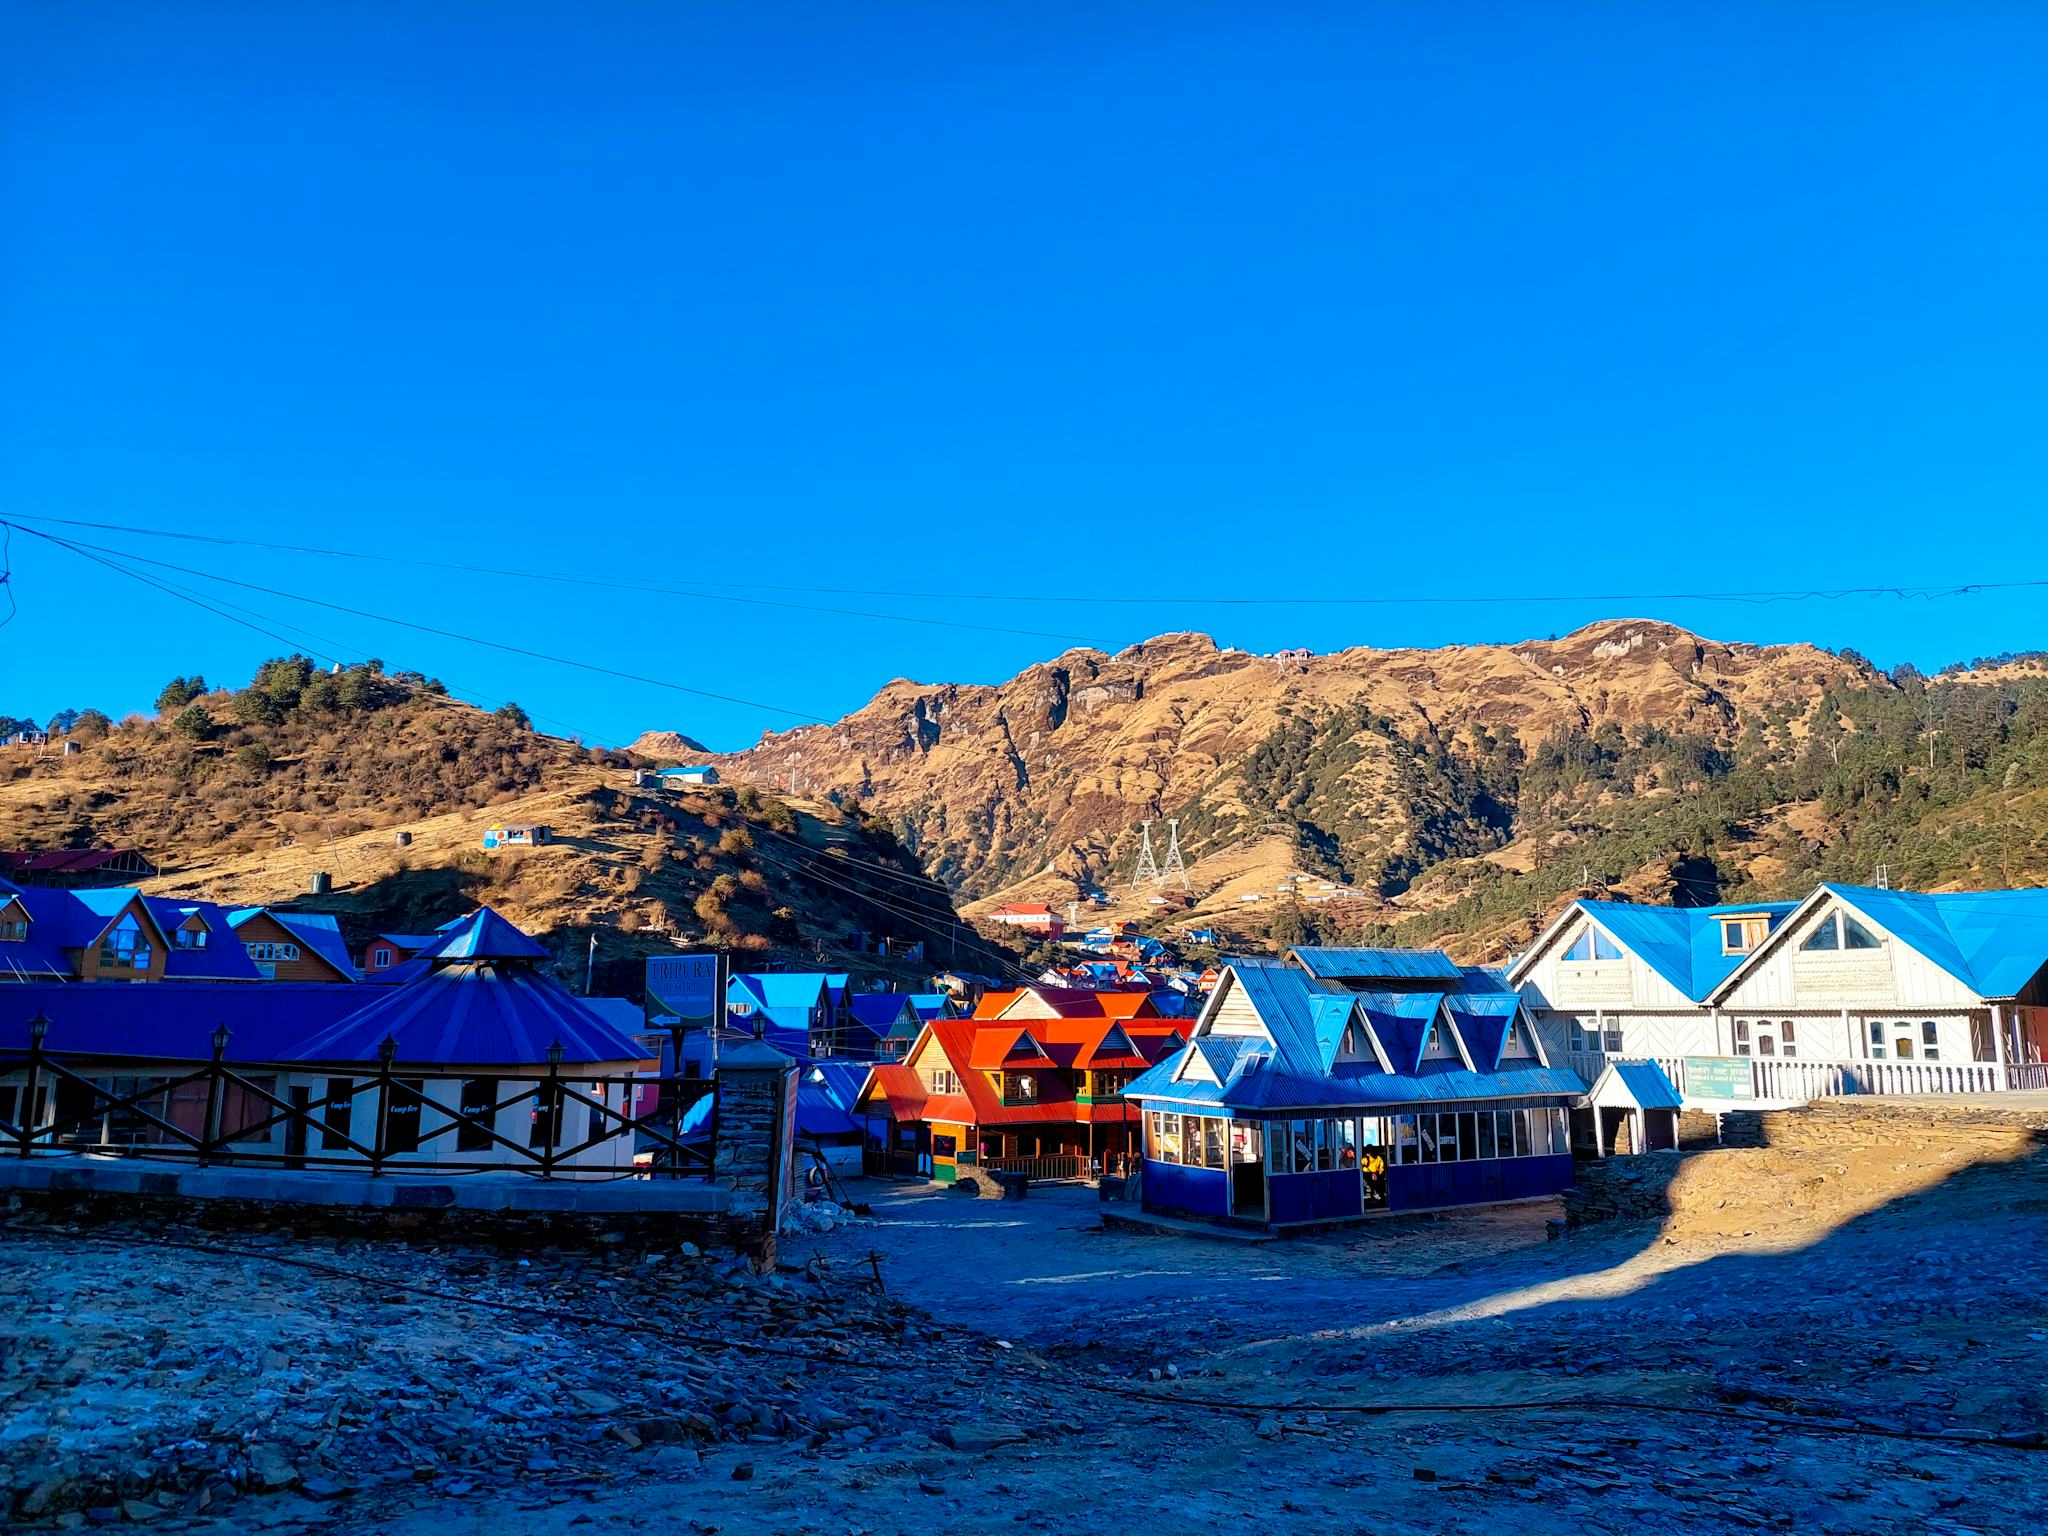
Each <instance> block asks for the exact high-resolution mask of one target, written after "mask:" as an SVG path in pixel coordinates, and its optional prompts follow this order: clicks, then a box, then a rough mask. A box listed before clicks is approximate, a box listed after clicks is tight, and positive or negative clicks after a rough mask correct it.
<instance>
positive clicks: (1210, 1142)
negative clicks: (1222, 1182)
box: [1188, 1116, 1224, 1168]
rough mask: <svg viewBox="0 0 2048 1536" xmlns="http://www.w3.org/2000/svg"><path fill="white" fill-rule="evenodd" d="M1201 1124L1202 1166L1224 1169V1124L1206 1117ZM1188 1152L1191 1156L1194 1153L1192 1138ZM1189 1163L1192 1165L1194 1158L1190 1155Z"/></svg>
mask: <svg viewBox="0 0 2048 1536" xmlns="http://www.w3.org/2000/svg"><path fill="white" fill-rule="evenodd" d="M1199 1123H1200V1125H1201V1127H1202V1166H1203V1167H1204V1168H1221V1167H1223V1166H1224V1158H1223V1129H1224V1122H1223V1121H1221V1120H1219V1119H1215V1118H1213V1117H1209V1116H1204V1117H1203V1118H1202V1120H1201V1121H1200V1122H1199ZM1188 1150H1189V1153H1190V1154H1192V1153H1193V1151H1194V1147H1193V1140H1192V1138H1190V1143H1189V1148H1188ZM1188 1161H1189V1162H1190V1163H1192V1162H1193V1161H1194V1157H1193V1156H1192V1155H1190V1156H1189V1158H1188Z"/></svg>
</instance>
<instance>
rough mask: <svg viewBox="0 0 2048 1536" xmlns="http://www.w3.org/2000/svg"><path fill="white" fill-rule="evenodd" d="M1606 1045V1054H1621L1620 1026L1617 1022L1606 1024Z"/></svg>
mask: <svg viewBox="0 0 2048 1536" xmlns="http://www.w3.org/2000/svg"><path fill="white" fill-rule="evenodd" d="M1606 1045H1607V1054H1608V1055H1610V1056H1619V1055H1620V1054H1621V1026H1620V1025H1619V1024H1610V1025H1608V1026H1607V1033H1606Z"/></svg>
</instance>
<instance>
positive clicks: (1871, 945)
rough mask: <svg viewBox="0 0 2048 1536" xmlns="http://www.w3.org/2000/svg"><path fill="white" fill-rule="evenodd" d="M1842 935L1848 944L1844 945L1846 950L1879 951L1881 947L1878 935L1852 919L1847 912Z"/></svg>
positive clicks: (1843, 920) (1844, 915)
mask: <svg viewBox="0 0 2048 1536" xmlns="http://www.w3.org/2000/svg"><path fill="white" fill-rule="evenodd" d="M1842 934H1843V937H1844V938H1845V939H1846V940H1847V942H1846V944H1845V945H1844V947H1845V948H1848V949H1877V948H1879V947H1880V946H1879V944H1878V941H1877V935H1876V934H1874V933H1872V932H1871V931H1870V930H1869V929H1868V928H1866V927H1864V926H1863V925H1862V924H1861V923H1859V922H1857V921H1856V919H1855V918H1853V917H1851V916H1850V915H1849V914H1848V913H1846V912H1844V913H1843V914H1842Z"/></svg>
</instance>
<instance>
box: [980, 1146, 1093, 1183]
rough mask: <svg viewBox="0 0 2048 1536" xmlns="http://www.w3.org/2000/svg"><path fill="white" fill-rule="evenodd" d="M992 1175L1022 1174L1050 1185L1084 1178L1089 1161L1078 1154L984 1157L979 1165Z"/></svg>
mask: <svg viewBox="0 0 2048 1536" xmlns="http://www.w3.org/2000/svg"><path fill="white" fill-rule="evenodd" d="M977 1166H979V1167H982V1168H986V1169H987V1170H988V1171H989V1172H990V1173H1021V1174H1023V1175H1024V1176H1025V1177H1026V1178H1031V1179H1042V1180H1044V1181H1046V1182H1048V1183H1052V1182H1057V1181H1059V1180H1062V1179H1078V1178H1081V1177H1083V1176H1084V1174H1085V1173H1086V1171H1087V1167H1088V1159H1087V1158H1085V1157H1082V1156H1080V1155H1079V1154H1078V1153H1076V1154H1073V1155H1068V1156H1055V1157H984V1158H983V1159H982V1160H981V1162H980V1163H979V1164H978V1165H977Z"/></svg>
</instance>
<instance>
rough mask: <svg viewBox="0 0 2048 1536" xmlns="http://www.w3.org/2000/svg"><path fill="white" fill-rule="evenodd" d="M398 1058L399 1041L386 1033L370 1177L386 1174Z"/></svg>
mask: <svg viewBox="0 0 2048 1536" xmlns="http://www.w3.org/2000/svg"><path fill="white" fill-rule="evenodd" d="M397 1059H398V1041H397V1040H396V1039H394V1038H393V1037H392V1036H390V1035H386V1036H385V1037H384V1038H383V1040H382V1041H381V1042H379V1044H378V1046H377V1139H376V1140H375V1141H373V1142H371V1143H370V1177H371V1178H373V1179H375V1178H381V1177H383V1174H384V1149H385V1147H386V1146H387V1145H388V1138H389V1136H390V1134H391V1084H392V1077H391V1063H392V1062H394V1061H396V1060H397Z"/></svg>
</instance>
